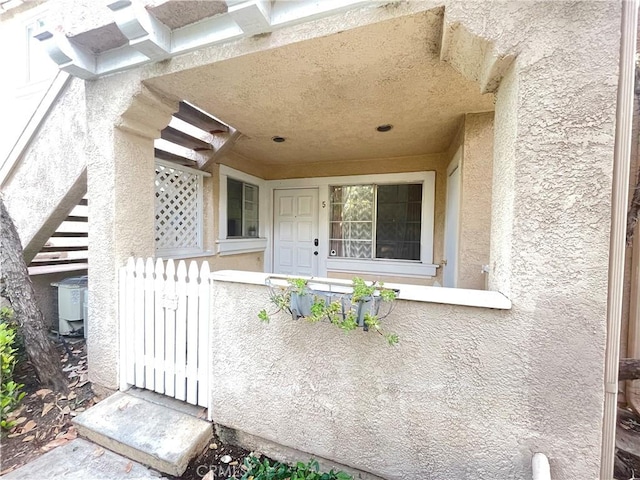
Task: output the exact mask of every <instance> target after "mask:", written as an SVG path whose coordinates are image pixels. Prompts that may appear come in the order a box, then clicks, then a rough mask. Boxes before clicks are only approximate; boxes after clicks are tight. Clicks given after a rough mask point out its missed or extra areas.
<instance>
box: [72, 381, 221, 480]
mask: <svg viewBox="0 0 640 480" xmlns="http://www.w3.org/2000/svg"><path fill="white" fill-rule="evenodd" d="M200 410H201V409H198V408H197V407H192V406H189V405H186V404H184V403H182V402H177V401H175V400H173V399H168V398H166V397H164V396H162V395H158V394H155V393H153V392H146V391H145V392H140V391H137V392H136V391H133V392H131V393H129V392H118V393H115V394H113V395H112V396H110V397H109V398H107V399H105V400H103V401H102V402H100V403H98V404H97V405H95V406H94V407H92V408H90V409H89V410H87V411H86V412H83V413H82V414H81V415H78V416H77V417H76V418H75V419H74V424H75V425H76V428H77V429H78V433H79V434H80V435H81V436H83V437H86V438H88V439H89V440H91V441H92V442H95V443H97V444H99V445H101V446H103V447H105V448H108V449H109V450H112V451H114V452H116V453H119V454H121V455H124V456H125V457H128V458H130V459H132V460H135V461H136V462H139V463H141V464H143V465H147V466H149V467H151V468H153V469H155V470H158V471H160V472H164V473H168V474H169V475H173V476H176V477H179V476H180V475H182V474H183V473H184V471H185V470H186V468H187V466H188V465H189V462H190V461H191V459H193V458H194V457H195V456H196V455H198V454H199V453H200V452H202V450H203V449H204V448H205V446H206V445H207V444H208V443H209V441H210V440H211V438H212V436H213V429H212V425H211V424H210V423H209V422H207V421H206V420H202V419H200V418H197V417H196V416H194V413H195V414H197V412H198V411H200Z"/></svg>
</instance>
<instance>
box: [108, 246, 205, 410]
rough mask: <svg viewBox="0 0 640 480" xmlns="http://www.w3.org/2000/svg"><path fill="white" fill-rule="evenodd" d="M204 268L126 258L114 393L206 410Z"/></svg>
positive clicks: (123, 273)
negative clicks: (163, 398)
mask: <svg viewBox="0 0 640 480" xmlns="http://www.w3.org/2000/svg"><path fill="white" fill-rule="evenodd" d="M209 273H210V269H209V264H208V263H207V262H202V267H201V268H200V269H198V266H197V264H196V262H194V261H192V262H191V263H190V265H189V268H188V270H187V265H186V263H185V262H184V261H183V260H181V261H180V262H178V267H177V268H176V267H175V264H174V262H173V260H168V261H167V264H166V268H165V266H164V261H163V260H162V259H159V258H158V259H156V260H155V263H154V261H153V260H152V259H151V258H148V259H147V260H146V261H144V260H143V259H141V258H138V259H137V260H134V259H133V258H129V260H128V261H127V264H126V266H125V267H123V268H121V269H120V287H119V289H120V298H119V310H120V365H121V371H120V390H126V389H127V388H129V387H130V386H132V385H135V386H136V387H140V388H145V389H148V390H153V391H155V392H157V393H161V394H163V395H167V396H169V397H174V398H177V399H178V400H183V401H186V402H188V403H191V404H193V405H200V406H202V407H205V408H208V407H209V398H210V395H209V377H208V373H209V358H210V357H209V353H210V352H209V345H210V339H209V335H210V321H209V320H210V315H211V314H210V308H209V306H210V304H209V298H210V292H209V288H210V280H209Z"/></svg>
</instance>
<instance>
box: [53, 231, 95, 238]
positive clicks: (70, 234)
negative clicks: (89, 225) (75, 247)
mask: <svg viewBox="0 0 640 480" xmlns="http://www.w3.org/2000/svg"><path fill="white" fill-rule="evenodd" d="M88 236H89V234H88V233H87V232H54V234H53V235H51V237H52V238H63V237H64V238H82V237H88Z"/></svg>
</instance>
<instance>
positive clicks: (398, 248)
mask: <svg viewBox="0 0 640 480" xmlns="http://www.w3.org/2000/svg"><path fill="white" fill-rule="evenodd" d="M421 209H422V184H402V185H380V186H378V197H377V215H376V258H393V259H401V260H420V231H421V215H420V212H421Z"/></svg>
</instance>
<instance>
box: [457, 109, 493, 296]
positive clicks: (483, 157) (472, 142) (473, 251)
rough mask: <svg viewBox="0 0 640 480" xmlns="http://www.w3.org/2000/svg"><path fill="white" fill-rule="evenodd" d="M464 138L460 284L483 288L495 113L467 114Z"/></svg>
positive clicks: (487, 246) (487, 258) (489, 226)
mask: <svg viewBox="0 0 640 480" xmlns="http://www.w3.org/2000/svg"><path fill="white" fill-rule="evenodd" d="M463 141H464V146H463V154H462V163H461V165H460V168H461V169H462V170H461V174H462V176H461V178H462V181H461V195H460V233H459V235H460V237H459V239H458V242H459V243H458V249H459V252H458V285H457V286H458V287H459V288H473V289H478V290H483V289H485V288H486V285H485V283H486V280H487V278H486V274H484V273H482V266H483V265H489V247H490V243H491V237H490V236H491V187H492V178H493V112H491V113H481V114H468V115H465V121H464V140H463Z"/></svg>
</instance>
